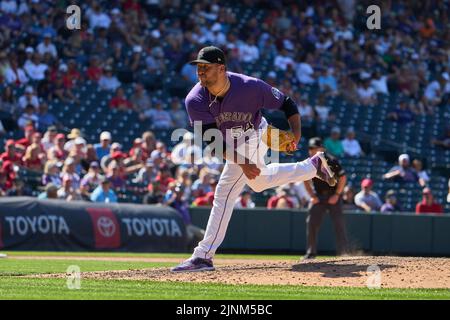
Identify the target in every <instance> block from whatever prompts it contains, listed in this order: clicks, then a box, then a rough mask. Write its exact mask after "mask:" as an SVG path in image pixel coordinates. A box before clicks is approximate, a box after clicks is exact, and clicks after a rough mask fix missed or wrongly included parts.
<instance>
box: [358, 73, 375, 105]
mask: <svg viewBox="0 0 450 320" xmlns="http://www.w3.org/2000/svg"><path fill="white" fill-rule="evenodd" d="M356 92H357V93H358V98H359V103H361V104H362V105H363V106H369V105H373V104H375V103H376V100H377V96H376V93H375V90H374V89H373V88H371V87H370V86H369V80H368V79H365V80H364V81H363V83H362V85H361V86H359V87H358V89H357V90H356Z"/></svg>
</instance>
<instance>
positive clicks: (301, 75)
mask: <svg viewBox="0 0 450 320" xmlns="http://www.w3.org/2000/svg"><path fill="white" fill-rule="evenodd" d="M295 71H296V76H297V79H298V81H300V83H303V84H313V83H314V81H315V79H314V69H313V67H312V56H311V55H310V54H308V56H307V57H306V60H305V61H304V62H300V63H298V64H297V67H296V70H295Z"/></svg>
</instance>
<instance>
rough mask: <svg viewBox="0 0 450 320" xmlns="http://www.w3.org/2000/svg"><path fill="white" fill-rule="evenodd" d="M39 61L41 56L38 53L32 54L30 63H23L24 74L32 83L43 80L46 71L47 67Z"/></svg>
mask: <svg viewBox="0 0 450 320" xmlns="http://www.w3.org/2000/svg"><path fill="white" fill-rule="evenodd" d="M41 60H42V59H41V55H40V54H39V53H34V54H33V56H32V58H31V61H28V62H27V63H25V66H24V69H25V72H26V73H27V75H28V77H29V78H30V79H31V80H33V81H40V80H43V79H44V78H45V71H46V70H47V69H48V65H46V64H45V63H42V62H41Z"/></svg>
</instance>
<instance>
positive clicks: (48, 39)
mask: <svg viewBox="0 0 450 320" xmlns="http://www.w3.org/2000/svg"><path fill="white" fill-rule="evenodd" d="M36 50H37V52H39V54H40V55H42V56H43V55H44V54H46V53H47V52H48V53H50V55H51V56H52V57H53V58H57V57H58V52H57V51H56V47H55V45H54V44H53V43H52V35H51V34H50V33H46V34H44V41H43V42H41V43H40V44H39V45H38V46H37V47H36Z"/></svg>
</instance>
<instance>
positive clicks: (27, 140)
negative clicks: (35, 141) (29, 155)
mask: <svg viewBox="0 0 450 320" xmlns="http://www.w3.org/2000/svg"><path fill="white" fill-rule="evenodd" d="M34 131H35V130H34V127H33V126H31V125H28V126H26V127H25V137H24V138H22V139H19V140H17V141H16V147H17V148H18V149H19V150H20V151H21V153H25V150H26V149H27V148H28V146H29V145H30V144H32V136H33V133H34Z"/></svg>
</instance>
